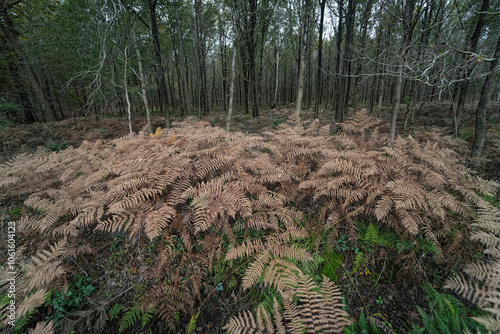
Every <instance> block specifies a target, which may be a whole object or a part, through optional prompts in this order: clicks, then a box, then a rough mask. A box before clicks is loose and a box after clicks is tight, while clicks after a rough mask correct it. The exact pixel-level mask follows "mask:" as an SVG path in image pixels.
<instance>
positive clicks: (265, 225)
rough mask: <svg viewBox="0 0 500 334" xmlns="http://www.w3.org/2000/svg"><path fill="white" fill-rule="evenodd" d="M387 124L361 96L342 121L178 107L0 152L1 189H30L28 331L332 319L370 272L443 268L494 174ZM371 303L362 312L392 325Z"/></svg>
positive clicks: (242, 328) (24, 232)
mask: <svg viewBox="0 0 500 334" xmlns="http://www.w3.org/2000/svg"><path fill="white" fill-rule="evenodd" d="M379 125H380V122H379V121H378V120H376V119H374V118H372V117H370V116H369V115H368V114H367V113H365V112H361V113H358V114H356V115H355V116H353V117H352V118H351V119H350V120H348V121H346V122H345V123H344V124H343V125H342V128H341V131H339V132H336V133H333V132H332V131H331V129H330V126H328V125H327V126H322V125H320V124H319V123H318V122H314V123H313V124H311V125H310V126H309V127H307V128H306V129H304V128H302V127H299V128H294V127H291V126H290V125H288V124H276V125H275V127H276V129H275V130H273V131H270V132H266V133H264V134H262V135H261V136H257V135H245V134H242V133H237V132H235V133H226V132H225V131H224V130H222V129H220V128H213V127H210V126H209V125H208V124H207V123H204V122H193V123H189V122H183V123H176V124H174V127H173V128H172V129H170V130H163V131H157V133H155V135H151V136H148V135H147V134H145V133H142V132H140V133H138V134H131V135H127V136H124V137H122V138H119V139H114V140H109V141H100V140H98V141H96V142H94V143H90V142H84V143H83V144H82V145H81V146H80V147H79V148H72V147H70V148H67V149H65V150H60V151H59V152H50V151H49V150H47V149H43V148H40V149H39V150H38V151H37V152H36V153H34V154H23V155H19V156H18V157H16V158H15V159H13V160H11V161H9V162H8V163H6V164H4V165H1V166H0V188H1V192H2V194H4V198H5V199H6V200H9V201H15V200H17V201H21V203H22V207H21V209H20V211H19V212H18V213H17V214H18V216H17V217H18V219H17V220H16V233H17V236H18V239H17V241H16V242H17V243H16V246H17V252H18V257H19V262H18V265H19V274H18V277H17V280H16V281H17V282H18V287H19V289H18V291H17V292H16V302H17V316H18V317H19V319H22V318H27V317H29V316H30V315H31V316H33V318H31V319H32V320H30V321H27V322H26V323H25V324H23V328H22V329H23V331H26V330H27V329H28V328H33V327H34V326H35V325H36V326H39V327H42V326H48V327H50V328H52V327H53V328H55V330H56V331H62V332H71V331H77V332H83V331H90V332H92V333H99V332H104V331H105V330H106V329H107V328H110V327H111V328H114V329H118V330H119V331H120V332H124V333H126V332H134V331H135V330H149V331H151V332H155V331H156V332H171V333H179V332H186V333H192V332H194V331H196V330H197V329H196V328H197V326H201V325H200V324H201V323H203V325H204V326H205V328H206V329H207V328H208V329H210V330H213V331H216V332H220V331H222V329H223V328H224V330H228V331H230V332H231V333H243V332H245V333H253V332H259V331H260V332H264V331H265V332H268V333H275V332H276V333H285V332H287V333H288V332H292V333H302V332H304V331H307V332H316V333H338V332H342V331H343V328H344V327H345V326H349V325H350V324H351V322H352V318H350V317H349V316H348V315H349V314H351V315H354V316H358V314H359V313H360V310H359V309H357V308H355V307H353V303H356V302H357V303H364V304H366V301H365V300H364V299H365V298H367V296H364V295H363V293H360V292H359V291H357V290H356V289H357V284H359V283H360V282H361V283H363V282H364V283H363V284H366V283H369V284H371V286H377V285H378V284H381V283H383V282H385V281H390V280H393V279H398V280H402V281H404V280H405V277H412V280H413V281H412V284H414V285H416V284H418V285H421V284H423V283H424V282H426V281H428V280H431V279H432V277H433V276H434V277H438V278H439V279H441V278H442V277H446V276H447V274H449V273H450V272H451V270H458V269H459V268H457V267H456V265H455V264H454V263H457V262H458V261H459V260H461V259H463V258H464V257H465V258H467V257H472V255H471V252H470V250H469V249H468V246H469V245H471V242H470V241H469V238H468V236H469V234H470V232H471V231H472V229H473V227H472V226H471V224H470V223H471V221H473V220H474V219H475V218H476V213H475V209H476V207H478V206H480V205H482V204H483V202H484V200H483V199H482V197H481V196H483V195H485V196H493V194H494V191H495V190H496V184H494V183H492V182H487V181H484V180H482V179H480V178H478V177H476V176H475V175H474V174H473V173H472V172H470V171H469V170H468V169H467V168H466V167H464V166H463V165H462V164H461V160H460V158H459V157H458V156H457V155H456V154H454V153H453V152H452V151H451V150H448V149H446V148H442V147H438V146H437V145H434V144H432V143H431V142H427V143H419V142H417V141H416V140H415V139H413V138H412V137H411V136H408V137H406V138H398V139H396V140H395V143H394V145H393V146H390V145H389V144H388V138H387V136H386V135H384V134H382V133H381V132H380V130H379ZM6 240H7V239H6V238H3V239H2V241H1V242H2V243H4V242H6ZM3 246H5V245H3V244H2V249H4V247H3ZM5 249H6V248H5ZM5 256H6V253H4V254H3V257H5ZM2 261H4V262H5V259H4V260H2ZM386 262H389V263H388V264H387V263H386ZM462 262H463V261H462ZM433 271H434V273H433ZM2 275H6V273H5V272H3V273H2ZM2 277H4V276H2ZM75 277H82V278H77V279H76V280H75ZM83 277H84V278H83ZM78 280H81V282H84V284H83V286H85V287H87V288H85V289H87V290H85V289H84V290H81V286H82V284H80V287H78V286H77V285H76V283H68V282H78ZM2 282H3V280H2ZM90 286H91V287H92V289H90V288H89V287H90ZM93 288H95V290H94V289H93ZM339 288H341V289H339ZM90 290H93V291H90ZM341 290H342V292H344V293H345V295H346V298H345V300H344V301H343V298H342V294H341ZM370 291H371V290H370ZM69 292H71V294H70V295H68V293H69ZM77 297H78V298H79V299H78V302H77V301H76V300H75V298H77ZM388 300H389V299H388V298H386V297H385V296H383V295H378V298H377V301H374V303H373V304H380V305H379V306H380V307H383V306H385V305H386V304H388ZM346 304H347V305H346ZM56 305H57V307H56ZM228 305H232V306H231V307H229V306H228ZM362 309H363V313H362V315H361V316H360V318H359V319H360V320H359V321H358V322H357V324H356V325H354V326H357V325H358V324H359V326H361V325H362V323H363V322H362V321H361V319H365V320H366V319H372V320H368V321H369V322H370V324H368V322H367V323H366V326H368V327H372V325H373V324H375V326H376V327H377V328H386V327H387V328H389V329H390V328H392V327H394V325H393V324H391V323H392V322H393V320H392V319H388V318H386V317H385V316H384V315H381V316H378V315H376V312H373V311H371V310H369V309H368V307H364V308H363V307H362ZM63 311H64V312H63ZM373 319H374V320H373ZM7 320H8V319H7V318H6V317H5V316H3V317H2V319H1V321H2V322H3V326H6V322H7ZM44 320H47V321H49V322H48V323H44ZM36 322H38V324H36ZM365 322H366V321H365ZM384 326H385V327H384ZM368 327H367V328H368ZM398 327H399V328H403V327H402V326H399V325H398ZM346 328H347V327H346Z"/></svg>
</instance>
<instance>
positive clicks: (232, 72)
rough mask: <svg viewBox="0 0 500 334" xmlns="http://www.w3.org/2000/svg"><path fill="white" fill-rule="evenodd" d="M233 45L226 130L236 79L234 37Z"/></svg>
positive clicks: (229, 126) (227, 129) (231, 109)
mask: <svg viewBox="0 0 500 334" xmlns="http://www.w3.org/2000/svg"><path fill="white" fill-rule="evenodd" d="M233 43H234V46H233V60H232V61H231V85H230V86H229V107H228V110H227V122H226V131H228V132H229V131H230V130H231V116H232V114H233V100H234V80H235V79H236V39H235V40H234V42H233Z"/></svg>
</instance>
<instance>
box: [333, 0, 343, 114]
mask: <svg viewBox="0 0 500 334" xmlns="http://www.w3.org/2000/svg"><path fill="white" fill-rule="evenodd" d="M337 2H338V7H339V23H338V28H337V59H336V60H335V73H336V75H337V80H336V82H335V95H336V99H335V121H336V122H342V119H343V110H340V109H341V97H340V95H341V91H340V86H341V85H342V82H343V81H342V77H341V75H340V57H341V54H342V34H343V30H344V22H345V18H344V0H338V1H337ZM341 115H342V116H341ZM341 118H342V119H341Z"/></svg>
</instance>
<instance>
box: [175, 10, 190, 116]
mask: <svg viewBox="0 0 500 334" xmlns="http://www.w3.org/2000/svg"><path fill="white" fill-rule="evenodd" d="M178 7H179V6H178V4H177V5H176V6H175V20H176V23H177V37H178V38H179V53H180V58H181V64H182V65H183V67H184V69H181V72H182V89H183V92H184V103H185V106H186V112H187V114H188V116H191V115H192V114H193V110H192V108H191V95H190V94H189V88H188V78H187V70H188V65H187V62H186V57H185V55H184V45H183V44H184V43H183V41H182V33H181V22H180V20H179V8H178Z"/></svg>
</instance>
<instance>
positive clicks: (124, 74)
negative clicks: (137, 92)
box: [123, 46, 132, 133]
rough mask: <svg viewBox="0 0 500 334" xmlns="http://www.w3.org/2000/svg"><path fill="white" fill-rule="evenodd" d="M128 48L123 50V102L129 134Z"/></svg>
mask: <svg viewBox="0 0 500 334" xmlns="http://www.w3.org/2000/svg"><path fill="white" fill-rule="evenodd" d="M127 51H128V46H127V47H126V48H125V51H124V52H123V53H124V56H125V67H124V69H123V89H124V90H125V101H127V116H128V128H129V131H130V133H132V115H131V105H130V98H129V96H128V83H127V67H128V52H127Z"/></svg>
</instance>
